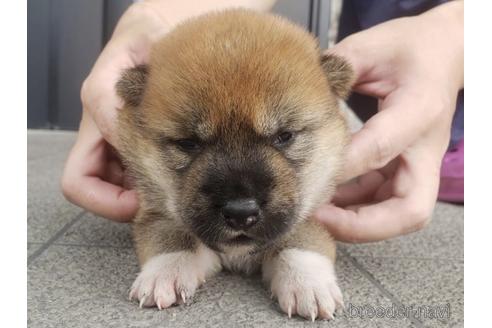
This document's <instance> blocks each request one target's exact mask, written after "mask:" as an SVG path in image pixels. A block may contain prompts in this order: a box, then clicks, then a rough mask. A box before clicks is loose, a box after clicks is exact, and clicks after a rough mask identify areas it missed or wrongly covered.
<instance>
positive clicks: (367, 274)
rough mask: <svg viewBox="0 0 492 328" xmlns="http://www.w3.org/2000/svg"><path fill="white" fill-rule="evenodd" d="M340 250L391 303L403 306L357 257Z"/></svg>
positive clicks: (421, 326) (420, 324)
mask: <svg viewBox="0 0 492 328" xmlns="http://www.w3.org/2000/svg"><path fill="white" fill-rule="evenodd" d="M340 252H341V253H342V254H343V255H344V257H346V258H347V259H348V260H349V261H350V263H351V264H353V265H354V266H355V268H356V269H357V270H359V272H360V273H361V274H362V275H363V276H364V277H365V278H366V279H368V280H369V282H370V283H372V284H373V285H374V287H376V288H377V289H379V291H380V292H381V293H382V294H383V295H384V296H386V297H387V298H388V299H389V300H390V301H391V302H392V303H394V304H395V305H396V306H399V307H401V306H404V304H403V303H402V302H401V301H400V300H399V299H397V298H396V296H395V295H393V293H391V292H390V291H389V290H387V289H386V288H385V287H384V286H383V285H382V284H381V282H379V280H377V279H376V278H375V277H374V276H373V275H372V273H371V272H369V270H367V269H366V268H365V267H364V266H363V265H362V264H360V263H359V262H358V261H357V259H355V258H354V257H352V255H350V254H349V253H348V252H346V251H345V250H342V249H341V250H340ZM406 318H407V319H408V320H410V321H411V323H412V324H413V325H415V326H416V327H419V328H424V327H425V326H424V323H423V322H422V321H420V320H419V319H417V318H412V317H406Z"/></svg>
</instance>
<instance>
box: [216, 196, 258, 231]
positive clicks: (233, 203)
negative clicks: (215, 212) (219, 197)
mask: <svg viewBox="0 0 492 328" xmlns="http://www.w3.org/2000/svg"><path fill="white" fill-rule="evenodd" d="M221 213H222V216H223V217H224V220H225V222H226V224H227V225H228V226H229V227H230V228H232V229H233V230H237V231H246V230H248V229H249V228H251V227H252V226H254V225H255V224H256V223H257V222H258V221H259V217H260V207H259V205H258V202H257V201H256V200H255V199H252V198H240V199H234V200H229V201H227V202H226V203H225V205H224V206H223V207H222V208H221Z"/></svg>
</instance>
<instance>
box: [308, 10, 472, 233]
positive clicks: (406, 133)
mask: <svg viewBox="0 0 492 328" xmlns="http://www.w3.org/2000/svg"><path fill="white" fill-rule="evenodd" d="M330 52H331V53H335V54H338V55H340V56H343V57H345V58H346V59H347V60H348V61H349V62H350V63H352V65H353V68H354V71H355V73H356V83H355V86H354V90H355V91H356V92H359V93H362V94H366V95H371V96H373V97H376V98H378V99H379V111H378V113H377V114H376V115H375V116H374V117H372V118H371V119H370V120H369V121H368V122H367V123H366V124H365V125H364V126H363V128H362V129H361V130H360V131H359V132H357V133H355V134H354V135H353V137H352V141H351V143H350V145H349V147H348V150H347V156H346V165H345V172H344V174H345V175H344V178H345V179H344V181H347V180H349V179H352V178H354V177H356V179H355V180H352V181H349V182H347V183H346V184H344V185H341V186H340V187H339V188H338V191H337V194H336V195H335V197H334V199H333V200H332V202H333V204H325V205H323V206H322V207H321V208H320V209H319V210H318V211H317V212H316V214H315V218H316V219H317V220H319V221H320V222H322V223H324V224H325V226H326V228H327V229H328V230H329V231H330V232H331V233H332V234H333V235H334V236H335V238H337V239H339V240H342V241H346V242H369V241H377V240H382V239H387V238H390V237H394V236H398V235H402V234H406V233H409V232H412V231H415V230H418V229H421V228H422V227H424V226H425V225H426V224H427V223H428V222H429V218H430V216H431V214H432V210H433V208H434V204H435V201H436V198H437V192H438V187H439V176H440V174H439V173H440V166H441V160H442V157H443V155H444V152H445V151H446V149H447V146H448V143H449V135H450V128H451V122H452V116H453V113H454V110H455V102H456V97H457V93H458V91H459V89H461V88H463V3H462V2H461V1H453V2H451V3H448V4H445V5H441V6H439V7H436V8H435V9H433V10H431V11H429V12H426V13H424V14H422V15H420V16H416V17H409V18H400V19H395V20H391V21H388V22H386V23H382V24H380V25H377V26H375V27H373V28H371V29H368V30H366V31H363V32H360V33H357V34H354V35H352V36H349V37H348V38H346V39H344V40H343V41H342V42H340V43H339V44H337V45H336V46H335V47H333V48H332V49H330Z"/></svg>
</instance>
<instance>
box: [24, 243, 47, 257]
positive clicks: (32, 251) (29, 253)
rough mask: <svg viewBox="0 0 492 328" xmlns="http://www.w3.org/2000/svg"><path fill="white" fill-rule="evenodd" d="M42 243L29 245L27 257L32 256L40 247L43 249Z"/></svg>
mask: <svg viewBox="0 0 492 328" xmlns="http://www.w3.org/2000/svg"><path fill="white" fill-rule="evenodd" d="M41 245H43V244H41V243H39V244H38V243H34V244H33V243H27V257H29V256H31V255H32V253H34V252H35V251H36V250H37V249H38V248H39V247H41Z"/></svg>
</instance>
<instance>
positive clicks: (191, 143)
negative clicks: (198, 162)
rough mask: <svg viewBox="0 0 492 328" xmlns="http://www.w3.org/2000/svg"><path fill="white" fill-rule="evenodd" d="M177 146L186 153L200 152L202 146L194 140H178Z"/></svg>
mask: <svg viewBox="0 0 492 328" xmlns="http://www.w3.org/2000/svg"><path fill="white" fill-rule="evenodd" d="M176 145H177V146H178V147H179V149H181V150H182V151H184V152H188V153H190V152H195V151H198V150H200V144H199V143H198V142H196V141H195V140H192V139H179V140H176Z"/></svg>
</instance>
